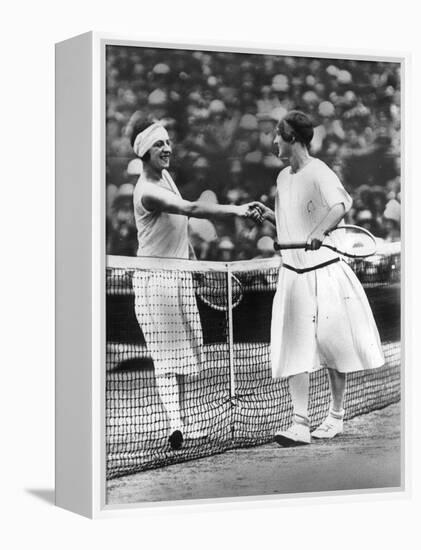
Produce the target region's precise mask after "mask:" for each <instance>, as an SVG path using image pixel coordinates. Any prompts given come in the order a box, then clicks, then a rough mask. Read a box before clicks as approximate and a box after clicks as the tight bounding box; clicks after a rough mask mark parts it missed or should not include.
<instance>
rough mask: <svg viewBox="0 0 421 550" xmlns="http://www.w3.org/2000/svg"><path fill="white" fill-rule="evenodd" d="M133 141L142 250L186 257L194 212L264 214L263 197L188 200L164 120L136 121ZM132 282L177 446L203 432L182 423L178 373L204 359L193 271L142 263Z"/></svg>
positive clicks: (196, 214) (258, 219)
mask: <svg viewBox="0 0 421 550" xmlns="http://www.w3.org/2000/svg"><path fill="white" fill-rule="evenodd" d="M132 146H133V150H134V152H135V153H136V155H137V156H138V157H139V158H140V159H141V160H142V172H141V175H140V177H139V180H138V182H137V185H136V187H135V190H134V195H133V203H134V213H135V220H136V227H137V232H138V243H139V248H138V256H149V257H163V258H181V259H189V253H190V246H189V239H188V218H189V217H194V218H210V219H225V218H229V217H234V216H239V217H242V218H251V219H252V220H254V221H255V222H258V223H260V222H261V221H262V216H261V210H260V206H259V203H249V204H246V205H241V206H237V205H219V204H211V203H207V202H203V201H196V202H191V201H187V200H183V198H182V197H181V195H180V193H179V191H178V189H177V187H176V185H175V183H174V181H173V179H172V177H171V175H170V174H169V172H168V171H167V170H168V168H169V163H170V156H171V152H172V150H171V144H170V139H169V136H168V133H167V130H166V129H165V128H164V126H163V125H162V124H161V123H159V122H155V123H153V124H148V125H146V127H145V126H144V127H138V128H135V129H134V131H133V134H132ZM133 283H134V289H135V311H136V317H137V320H138V322H139V325H140V327H141V329H142V332H143V334H144V337H145V340H146V343H147V347H148V349H149V352H150V354H151V356H152V359H153V361H154V367H155V376H156V383H157V387H158V391H159V394H160V397H161V400H162V403H163V406H164V408H165V410H166V413H167V416H168V421H169V426H170V435H169V443H170V446H171V447H172V448H173V449H179V448H180V447H181V446H182V443H183V439H196V438H200V437H204V436H206V434H204V433H202V432H201V431H200V430H197V429H193V428H192V426H185V425H184V423H183V420H182V416H181V408H180V392H179V385H178V380H177V376H180V375H184V376H185V375H197V374H198V373H199V371H200V368H201V365H202V363H203V358H202V353H203V351H202V350H203V342H202V331H201V327H200V318H199V313H198V310H197V305H196V300H195V294H194V289H193V283H192V278H191V275H190V273H186V272H182V271H180V272H178V273H177V275H176V276H175V277H173V278H172V280H171V281H169V280H168V278H166V276H165V273H163V272H162V271H159V270H158V271H156V272H150V271H149V272H142V271H141V270H137V272H136V273H135V276H134V281H133ZM198 327H200V330H198Z"/></svg>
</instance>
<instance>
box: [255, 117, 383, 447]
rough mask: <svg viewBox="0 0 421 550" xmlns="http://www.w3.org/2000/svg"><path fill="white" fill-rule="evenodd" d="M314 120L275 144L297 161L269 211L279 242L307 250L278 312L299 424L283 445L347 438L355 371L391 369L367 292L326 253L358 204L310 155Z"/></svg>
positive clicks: (292, 253) (290, 255)
mask: <svg viewBox="0 0 421 550" xmlns="http://www.w3.org/2000/svg"><path fill="white" fill-rule="evenodd" d="M312 137H313V125H312V123H311V120H310V118H309V117H308V116H307V115H306V114H304V113H302V112H300V111H291V112H289V113H288V114H287V115H286V116H285V117H284V118H283V119H282V120H281V121H280V123H279V124H278V126H277V130H276V137H275V140H274V144H275V146H276V147H277V149H278V155H279V157H281V158H283V159H287V160H289V164H290V166H288V167H287V168H284V169H283V170H282V171H281V172H280V174H279V176H278V179H277V195H276V199H275V212H272V211H271V210H270V209H268V208H265V207H263V206H261V210H262V211H263V216H264V218H265V219H267V220H269V221H271V222H272V223H273V224H274V225H276V229H277V237H278V241H280V242H282V241H284V242H285V241H289V242H294V241H295V242H302V241H304V242H305V243H307V244H306V247H305V249H295V250H284V251H283V252H282V259H283V263H282V267H281V268H280V273H279V280H278V285H277V290H276V294H275V297H274V302H273V310H272V330H271V360H272V375H273V377H274V378H284V377H287V378H288V381H289V390H290V394H291V398H292V403H293V409H294V417H293V423H292V425H291V427H290V428H289V429H288V430H286V431H282V432H278V433H277V434H276V435H275V440H276V441H277V442H278V443H279V444H280V445H283V446H290V445H300V444H306V443H310V442H311V435H312V436H313V437H316V438H332V437H334V436H336V435H337V434H340V433H341V432H342V431H343V417H344V408H343V406H344V395H345V387H346V375H347V373H348V372H353V371H360V370H363V369H371V368H376V367H380V366H382V365H383V364H384V357H383V353H382V348H381V343H380V338H379V334H378V331H377V327H376V325H375V321H374V318H373V315H372V312H371V309H370V306H369V303H368V300H367V297H366V295H365V293H364V290H363V288H362V286H361V284H360V282H359V281H358V279H357V277H356V276H355V274H354V272H353V271H352V269H351V268H350V267H349V266H348V265H347V264H346V263H345V262H344V261H342V260H341V258H340V256H339V255H338V253H337V252H334V251H332V250H330V249H328V248H325V247H321V245H322V242H323V240H324V239H325V236H326V233H328V232H329V230H331V229H333V228H334V227H336V226H337V225H338V224H339V223H340V222H341V220H342V219H343V217H344V216H345V214H346V212H347V211H348V210H349V209H350V207H351V204H352V199H351V197H350V196H349V195H348V193H347V192H346V191H345V189H344V187H343V186H342V184H341V182H340V181H339V179H338V177H337V176H336V174H335V173H334V172H333V171H332V170H331V169H330V168H329V167H328V166H327V165H326V164H325V163H324V162H322V161H320V160H318V159H316V158H313V157H312V156H311V155H310V153H309V146H310V142H311V140H312ZM321 366H323V367H327V368H328V373H329V380H330V389H331V406H330V411H329V414H328V416H327V418H326V419H325V420H324V422H323V423H322V424H321V425H320V426H319V427H318V428H317V429H316V430H315V431H314V432H313V433H312V434H311V435H310V428H309V417H308V398H309V373H310V372H312V371H314V370H315V369H318V368H320V367H321Z"/></svg>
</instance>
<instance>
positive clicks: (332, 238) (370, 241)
mask: <svg viewBox="0 0 421 550" xmlns="http://www.w3.org/2000/svg"><path fill="white" fill-rule="evenodd" d="M322 246H326V247H328V248H331V249H332V250H335V251H336V252H339V254H341V255H343V256H346V257H348V258H367V257H369V256H373V255H374V254H376V251H377V243H376V239H375V237H374V236H373V235H372V234H371V233H370V232H369V231H367V229H364V228H363V227H359V226H358V225H341V226H339V227H336V228H335V229H332V231H330V233H328V234H327V236H326V238H325V240H324V241H323V245H322Z"/></svg>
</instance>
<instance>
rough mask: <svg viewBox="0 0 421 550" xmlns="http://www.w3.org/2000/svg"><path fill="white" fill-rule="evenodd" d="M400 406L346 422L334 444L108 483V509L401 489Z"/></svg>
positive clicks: (272, 449) (224, 458) (217, 458)
mask: <svg viewBox="0 0 421 550" xmlns="http://www.w3.org/2000/svg"><path fill="white" fill-rule="evenodd" d="M400 485H401V438H400V403H397V404H394V405H390V406H389V407H386V408H385V409H382V410H378V411H373V412H371V413H369V414H366V415H363V416H359V417H357V418H353V419H352V420H349V421H348V422H346V424H345V432H344V434H342V435H341V436H338V437H337V438H336V439H334V440H331V441H315V440H313V443H312V444H311V445H308V446H304V447H294V448H288V449H286V448H281V447H279V446H278V445H277V444H276V443H270V444H267V445H261V446H259V447H251V448H247V449H236V450H232V451H227V452H225V453H223V454H220V455H214V456H210V457H206V458H202V459H199V460H194V461H191V462H184V463H181V464H174V465H172V466H167V467H165V468H158V469H155V470H148V471H145V472H140V473H138V474H133V475H130V476H125V477H121V478H117V479H112V480H110V481H109V482H108V487H107V488H108V491H107V493H108V496H107V501H108V504H122V503H126V504H127V503H136V502H157V501H165V500H167V501H171V500H185V499H193V500H196V499H206V498H224V497H242V496H257V495H276V494H288V493H306V492H319V491H341V490H357V489H360V490H361V489H380V488H398V487H400Z"/></svg>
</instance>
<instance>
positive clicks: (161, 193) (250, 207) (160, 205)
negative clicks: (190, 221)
mask: <svg viewBox="0 0 421 550" xmlns="http://www.w3.org/2000/svg"><path fill="white" fill-rule="evenodd" d="M142 203H143V205H144V207H145V208H147V209H148V210H152V211H158V212H168V213H170V214H179V215H182V216H188V217H190V218H207V219H213V220H221V219H226V218H230V217H233V216H239V217H241V218H252V219H253V220H254V221H256V222H261V221H262V215H261V211H260V208H259V203H257V202H251V203H248V204H244V205H241V206H237V205H234V204H225V205H222V204H212V203H208V202H204V201H187V200H184V199H182V198H181V197H179V196H177V195H175V194H174V193H170V192H169V191H166V190H165V189H162V188H160V187H158V186H154V187H153V188H152V187H150V188H149V189H147V190H145V192H144V194H143V197H142Z"/></svg>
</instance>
